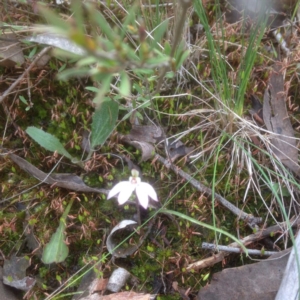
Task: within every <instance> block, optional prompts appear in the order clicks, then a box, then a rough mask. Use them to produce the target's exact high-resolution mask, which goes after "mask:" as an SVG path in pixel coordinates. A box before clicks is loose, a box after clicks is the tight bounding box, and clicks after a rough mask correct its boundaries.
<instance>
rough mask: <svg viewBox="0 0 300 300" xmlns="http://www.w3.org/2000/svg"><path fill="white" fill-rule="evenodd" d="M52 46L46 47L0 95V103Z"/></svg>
mask: <svg viewBox="0 0 300 300" xmlns="http://www.w3.org/2000/svg"><path fill="white" fill-rule="evenodd" d="M51 48H52V47H46V48H44V49H43V50H42V51H41V52H40V53H39V54H38V55H37V56H36V57H35V59H34V60H33V61H32V63H31V64H30V65H29V67H28V68H27V69H26V70H25V71H24V72H23V73H22V75H21V76H20V77H19V78H18V79H17V80H16V81H15V82H14V83H13V84H12V85H11V86H10V87H9V88H8V89H7V90H6V91H5V92H4V93H3V94H2V95H1V96H0V103H2V101H3V100H4V99H5V98H6V97H7V96H8V95H9V94H10V93H11V92H12V91H13V90H14V89H15V88H16V86H17V85H18V84H19V83H20V82H21V81H22V79H23V78H24V77H25V76H26V75H27V74H28V73H29V71H30V70H31V69H32V68H33V67H34V66H35V64H36V63H37V61H38V60H39V59H40V58H41V57H42V56H43V55H44V54H46V53H47V52H48V51H49V50H50V49H51Z"/></svg>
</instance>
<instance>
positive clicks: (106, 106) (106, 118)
mask: <svg viewBox="0 0 300 300" xmlns="http://www.w3.org/2000/svg"><path fill="white" fill-rule="evenodd" d="M118 112H119V105H118V103H116V102H113V101H104V102H102V103H101V105H100V106H99V107H98V108H97V110H96V111H95V113H94V115H93V123H92V135H91V147H92V149H94V148H95V147H96V146H98V145H103V144H104V142H105V141H106V140H107V138H108V137H109V136H110V134H111V133H112V131H113V130H114V128H115V125H116V121H117V118H118Z"/></svg>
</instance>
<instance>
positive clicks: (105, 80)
mask: <svg viewBox="0 0 300 300" xmlns="http://www.w3.org/2000/svg"><path fill="white" fill-rule="evenodd" d="M112 78H113V77H112V75H110V74H104V73H102V74H97V75H96V76H94V79H95V80H97V81H101V88H100V89H99V90H98V94H97V96H96V98H95V99H94V100H93V102H94V103H95V104H96V105H97V106H99V105H101V103H102V102H103V97H104V95H105V94H106V93H108V92H109V90H110V83H111V80H112Z"/></svg>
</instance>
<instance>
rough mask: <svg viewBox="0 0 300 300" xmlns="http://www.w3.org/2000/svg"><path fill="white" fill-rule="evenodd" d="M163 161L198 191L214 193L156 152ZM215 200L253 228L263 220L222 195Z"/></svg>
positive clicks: (216, 195) (215, 194) (208, 193)
mask: <svg viewBox="0 0 300 300" xmlns="http://www.w3.org/2000/svg"><path fill="white" fill-rule="evenodd" d="M155 157H156V158H157V159H158V160H159V161H160V162H161V163H163V164H164V165H165V166H166V167H167V168H168V169H169V168H170V169H172V170H173V171H174V172H175V173H176V174H178V175H180V176H181V177H182V178H184V179H185V180H187V181H188V182H189V183H190V184H191V185H192V186H194V187H195V188H196V189H197V190H198V191H200V192H202V193H205V194H207V195H209V196H211V195H212V190H211V189H210V188H209V187H207V186H205V185H204V184H202V183H201V182H199V181H198V180H196V179H194V178H193V177H192V176H191V175H189V174H187V173H186V172H184V171H182V170H181V169H179V168H177V167H176V166H174V165H171V164H170V163H169V162H168V161H167V160H166V159H165V158H163V157H162V156H160V155H159V154H156V156H155ZM214 196H215V200H216V201H218V202H219V203H220V204H222V205H223V206H224V207H226V208H227V209H229V210H230V211H231V212H232V213H234V214H235V215H236V216H238V217H239V218H240V219H242V220H244V221H245V222H246V223H247V224H248V225H249V226H250V227H251V228H255V226H256V225H257V224H258V223H261V222H262V218H258V217H254V216H252V215H250V214H247V213H245V212H243V211H242V210H240V209H239V208H237V207H236V206H234V205H233V204H232V203H230V202H229V201H228V200H226V199H225V198H223V197H222V196H221V195H219V194H217V193H214Z"/></svg>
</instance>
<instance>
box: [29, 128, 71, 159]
mask: <svg viewBox="0 0 300 300" xmlns="http://www.w3.org/2000/svg"><path fill="white" fill-rule="evenodd" d="M26 133H27V134H28V135H29V136H30V137H31V138H32V139H33V140H35V141H36V142H37V143H38V144H40V145H41V146H42V147H44V148H45V149H47V150H49V151H53V152H55V151H57V152H58V153H59V154H61V155H64V156H66V157H67V158H69V159H71V160H73V157H72V155H71V154H70V153H69V152H68V151H67V150H66V149H65V148H64V146H63V145H62V143H61V142H60V141H59V139H58V138H56V137H55V136H53V135H52V134H50V133H47V132H45V131H43V130H41V129H39V128H36V127H33V126H30V127H27V129H26Z"/></svg>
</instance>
